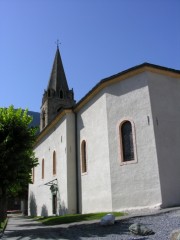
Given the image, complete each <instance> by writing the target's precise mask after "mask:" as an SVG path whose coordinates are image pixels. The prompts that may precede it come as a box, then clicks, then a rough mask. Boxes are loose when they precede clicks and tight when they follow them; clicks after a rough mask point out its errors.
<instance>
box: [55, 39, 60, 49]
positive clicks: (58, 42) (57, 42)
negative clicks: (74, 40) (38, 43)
mask: <svg viewBox="0 0 180 240" xmlns="http://www.w3.org/2000/svg"><path fill="white" fill-rule="evenodd" d="M55 44H56V45H57V48H59V45H60V44H61V43H60V41H59V39H57V40H56V42H55Z"/></svg>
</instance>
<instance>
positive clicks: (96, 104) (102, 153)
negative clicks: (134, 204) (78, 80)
mask: <svg viewBox="0 0 180 240" xmlns="http://www.w3.org/2000/svg"><path fill="white" fill-rule="evenodd" d="M77 133H78V147H77V149H78V164H79V166H78V167H79V170H80V172H79V183H78V184H79V201H80V206H79V208H80V212H82V213H88V212H100V211H111V210H112V202H111V183H110V166H109V149H108V132H107V112H106V97H105V94H104V91H102V92H101V93H99V94H98V95H97V96H95V97H94V98H93V99H92V100H91V101H89V102H88V103H87V104H86V105H85V106H84V107H83V108H82V109H81V110H80V111H79V112H78V113H77ZM83 140H85V141H86V147H87V151H86V152H87V172H86V173H82V171H81V169H82V168H81V167H82V166H81V160H82V156H81V143H82V141H83Z"/></svg>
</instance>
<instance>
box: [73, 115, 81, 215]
mask: <svg viewBox="0 0 180 240" xmlns="http://www.w3.org/2000/svg"><path fill="white" fill-rule="evenodd" d="M74 114H75V150H76V193H77V194H76V203H77V213H80V212H79V184H78V183H79V178H78V176H79V171H78V134H77V113H76V112H74Z"/></svg>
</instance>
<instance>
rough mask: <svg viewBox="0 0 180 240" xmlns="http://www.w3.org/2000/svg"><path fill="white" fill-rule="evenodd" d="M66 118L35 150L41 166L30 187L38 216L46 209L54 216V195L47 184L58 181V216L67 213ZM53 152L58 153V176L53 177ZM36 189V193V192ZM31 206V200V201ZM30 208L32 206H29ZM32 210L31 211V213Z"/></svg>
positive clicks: (36, 171) (38, 167) (37, 168)
mask: <svg viewBox="0 0 180 240" xmlns="http://www.w3.org/2000/svg"><path fill="white" fill-rule="evenodd" d="M66 124H67V120H66V117H64V118H63V119H61V120H60V121H59V123H58V124H56V125H55V126H54V127H53V128H52V130H51V131H50V132H49V133H48V134H47V135H46V136H45V137H44V138H43V139H42V140H41V142H40V143H39V144H38V145H37V146H36V148H35V154H36V157H37V158H38V159H39V165H38V166H37V167H36V168H35V177H34V184H31V185H30V186H29V196H30V194H31V195H34V200H35V203H36V206H37V215H42V208H43V207H46V209H47V213H48V215H52V194H51V191H50V187H49V186H47V185H45V184H46V183H48V182H50V181H52V180H54V179H57V183H58V189H59V191H58V193H57V200H58V201H57V205H58V206H57V214H63V213H66V212H67V208H68V199H67V160H66V159H67V152H66V148H67V146H66V145H67V140H66V128H67V125H66ZM53 151H55V152H56V174H55V175H53ZM42 159H44V179H42ZM34 189H36V191H34ZM29 204H31V199H30V201H29ZM29 207H30V206H29ZM30 211H31V209H29V212H30Z"/></svg>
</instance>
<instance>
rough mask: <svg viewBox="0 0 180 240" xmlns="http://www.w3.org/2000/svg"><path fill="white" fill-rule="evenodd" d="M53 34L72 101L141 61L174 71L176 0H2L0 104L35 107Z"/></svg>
mask: <svg viewBox="0 0 180 240" xmlns="http://www.w3.org/2000/svg"><path fill="white" fill-rule="evenodd" d="M57 39H59V40H60V42H61V45H60V52H61V57H62V60H63V65H64V69H65V73H66V77H67V80H68V84H69V87H70V88H73V89H74V93H75V99H76V100H77V101H79V100H80V99H81V98H82V97H83V96H84V95H85V94H86V93H87V92H88V91H89V90H91V88H92V87H94V86H95V85H96V84H97V83H98V82H99V81H100V80H102V79H103V78H106V77H109V76H111V75H114V74H116V73H118V72H121V71H123V70H125V69H128V68H131V67H133V66H136V65H138V64H141V63H144V62H149V63H153V64H157V65H161V66H165V67H169V68H173V69H179V70H180V0H0V84H1V85H0V86H1V87H0V107H8V106H9V105H11V104H13V105H14V106H15V107H16V108H18V107H21V108H28V109H29V110H31V111H40V107H41V99H42V94H43V92H44V89H46V87H47V83H48V80H49V77H50V72H51V68H52V64H53V60H54V56H55V52H56V44H55V42H56V40H57Z"/></svg>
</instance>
